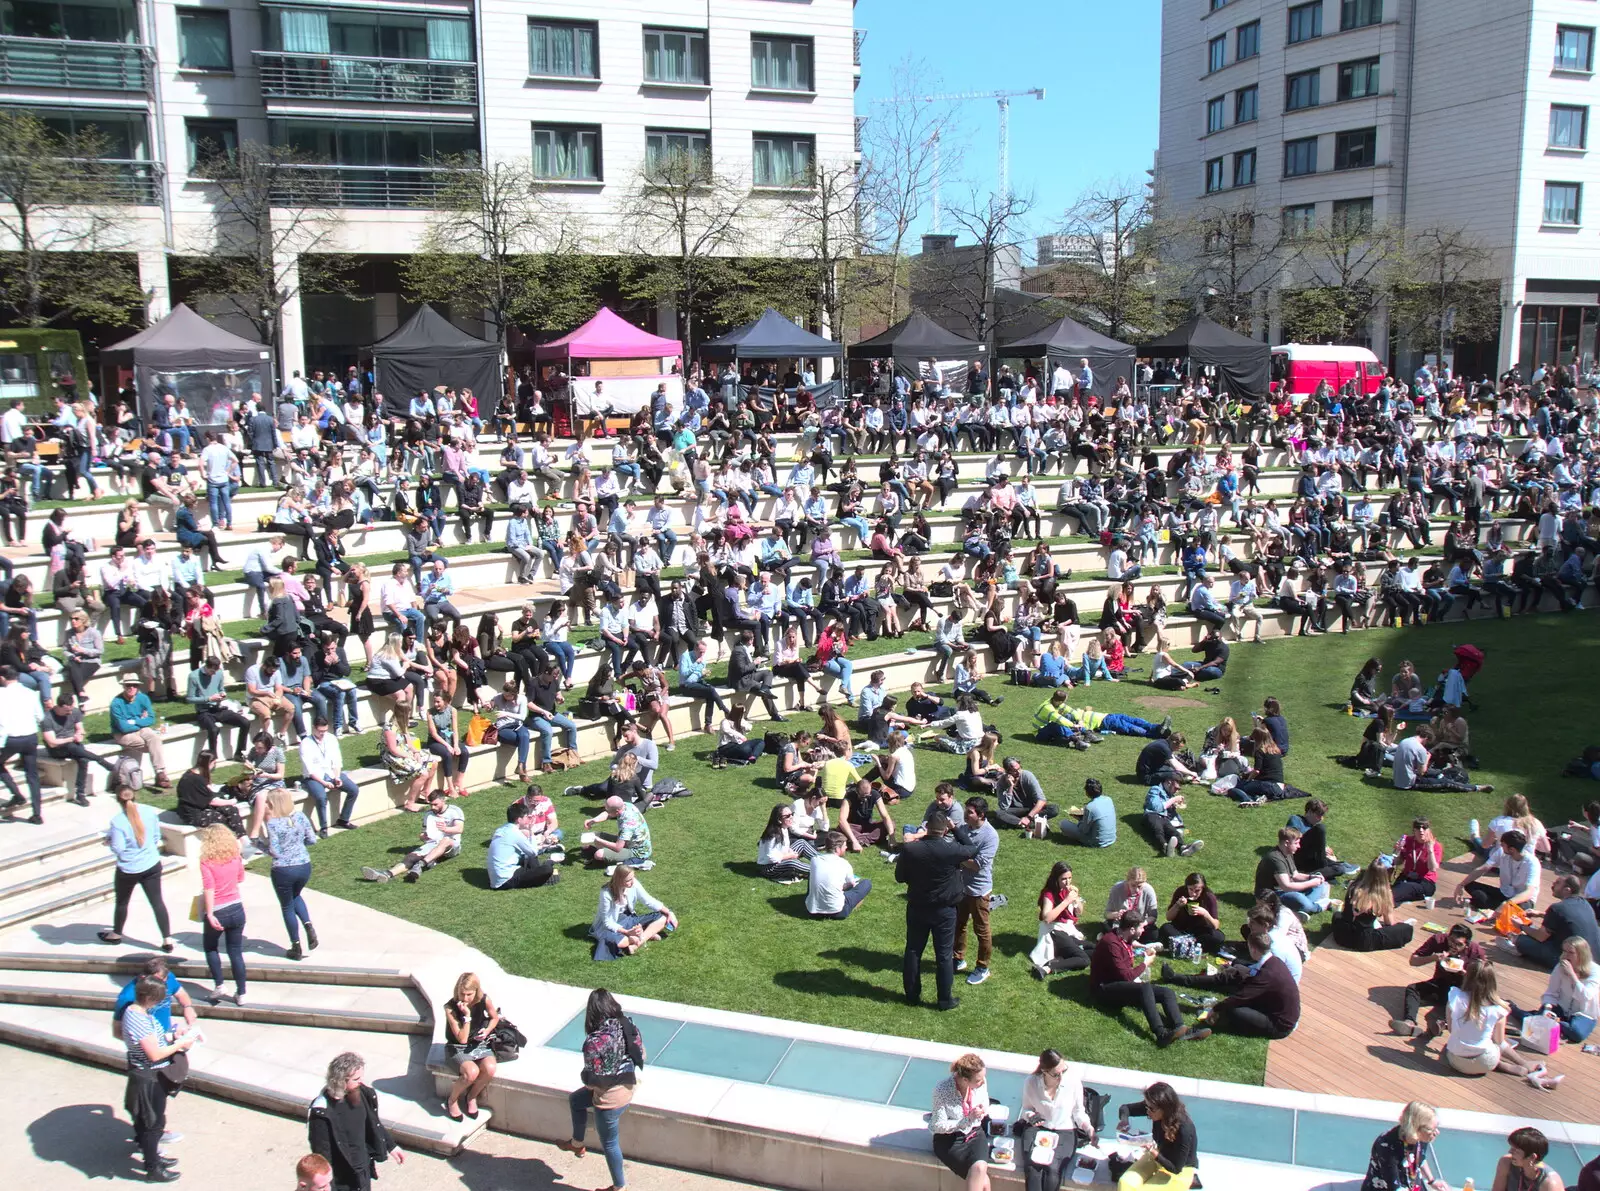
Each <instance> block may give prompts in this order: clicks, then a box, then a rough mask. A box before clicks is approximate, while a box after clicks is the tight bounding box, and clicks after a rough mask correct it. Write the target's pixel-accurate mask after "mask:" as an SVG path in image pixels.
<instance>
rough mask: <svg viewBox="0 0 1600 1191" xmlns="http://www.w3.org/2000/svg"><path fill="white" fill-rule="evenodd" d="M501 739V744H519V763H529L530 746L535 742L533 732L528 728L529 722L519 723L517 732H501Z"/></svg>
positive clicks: (522, 764) (523, 764) (524, 764)
mask: <svg viewBox="0 0 1600 1191" xmlns="http://www.w3.org/2000/svg"><path fill="white" fill-rule="evenodd" d="M499 740H500V743H501V744H515V745H516V746H517V764H518V765H521V766H526V765H527V764H528V746H529V745H531V744H532V743H533V733H532V732H531V731H530V730H529V729H528V725H527V724H518V725H517V730H516V731H515V732H501V733H499Z"/></svg>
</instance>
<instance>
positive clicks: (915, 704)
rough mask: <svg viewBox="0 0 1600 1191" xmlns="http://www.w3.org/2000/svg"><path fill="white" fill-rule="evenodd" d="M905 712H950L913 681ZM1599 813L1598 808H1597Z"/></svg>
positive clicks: (934, 715)
mask: <svg viewBox="0 0 1600 1191" xmlns="http://www.w3.org/2000/svg"><path fill="white" fill-rule="evenodd" d="M906 714H907V715H908V716H910V717H911V718H912V719H914V720H918V721H920V722H922V723H927V722H928V721H929V720H937V719H942V718H943V717H945V716H947V715H949V714H950V709H949V708H948V707H946V706H945V705H944V704H943V703H941V702H940V701H939V697H938V696H937V695H930V694H928V688H927V687H926V686H925V685H924V684H922V683H920V682H913V683H912V684H911V690H910V692H909V693H908V694H907V695H906ZM1597 814H1600V810H1597Z"/></svg>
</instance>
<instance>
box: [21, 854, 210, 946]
mask: <svg viewBox="0 0 1600 1191" xmlns="http://www.w3.org/2000/svg"><path fill="white" fill-rule="evenodd" d="M183 868H184V862H183V860H182V859H181V858H179V857H170V858H168V859H167V860H165V861H163V862H162V865H161V874H162V876H163V877H168V876H170V875H172V874H174V873H178V872H181V871H183ZM110 896H111V875H110V872H109V870H105V869H101V868H99V867H98V866H97V867H96V868H94V869H93V870H92V871H88V872H84V873H79V874H77V875H74V876H72V877H70V878H68V879H67V880H63V881H59V882H55V883H52V884H50V885H48V886H47V887H45V888H42V889H36V890H33V891H31V892H23V893H20V894H19V895H18V896H16V897H14V898H5V899H4V900H0V930H4V929H5V928H6V927H11V926H17V925H19V924H21V923H24V922H31V921H33V920H34V919H36V918H45V917H48V916H49V915H51V914H59V913H60V912H61V911H63V910H70V909H75V908H77V907H79V906H84V905H88V904H89V903H91V902H97V901H102V900H104V899H106V898H109V897H110ZM174 900H176V899H174Z"/></svg>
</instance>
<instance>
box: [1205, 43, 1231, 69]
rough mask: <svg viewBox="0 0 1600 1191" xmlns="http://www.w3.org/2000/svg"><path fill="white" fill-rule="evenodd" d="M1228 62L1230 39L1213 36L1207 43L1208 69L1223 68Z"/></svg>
mask: <svg viewBox="0 0 1600 1191" xmlns="http://www.w3.org/2000/svg"><path fill="white" fill-rule="evenodd" d="M1227 64H1228V39H1227V37H1226V36H1223V37H1213V38H1212V39H1211V40H1210V41H1209V42H1207V43H1206V70H1207V71H1212V70H1221V69H1222V68H1223V67H1224V66H1226V65H1227Z"/></svg>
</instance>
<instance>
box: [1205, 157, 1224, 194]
mask: <svg viewBox="0 0 1600 1191" xmlns="http://www.w3.org/2000/svg"><path fill="white" fill-rule="evenodd" d="M1221 189H1222V158H1220V157H1213V158H1212V159H1211V160H1210V161H1208V162H1206V193H1207V194H1212V193H1214V192H1216V191H1218V190H1221Z"/></svg>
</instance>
